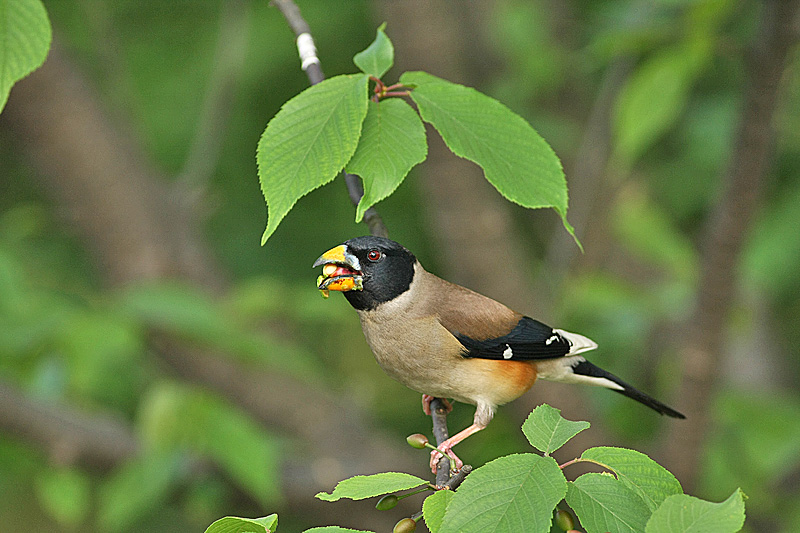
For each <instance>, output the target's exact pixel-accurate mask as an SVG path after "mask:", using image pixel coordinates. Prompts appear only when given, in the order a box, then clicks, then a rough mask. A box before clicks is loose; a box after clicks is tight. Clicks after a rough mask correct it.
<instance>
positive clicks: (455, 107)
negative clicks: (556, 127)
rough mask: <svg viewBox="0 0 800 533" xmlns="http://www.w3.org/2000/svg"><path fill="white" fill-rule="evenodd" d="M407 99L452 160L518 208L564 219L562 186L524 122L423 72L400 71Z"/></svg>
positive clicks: (553, 160) (556, 168) (555, 163)
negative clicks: (461, 161) (480, 174)
mask: <svg viewBox="0 0 800 533" xmlns="http://www.w3.org/2000/svg"><path fill="white" fill-rule="evenodd" d="M400 81H401V82H402V83H403V84H406V85H408V84H413V85H415V86H416V88H415V89H414V90H413V91H411V98H412V99H413V100H414V102H416V104H417V106H418V107H419V112H420V115H422V119H423V120H424V121H425V122H429V123H430V124H432V125H433V127H435V128H436V129H437V130H438V132H439V134H440V135H441V136H442V139H444V142H445V143H447V146H448V148H450V150H452V151H453V153H455V154H456V155H457V156H460V157H463V158H465V159H469V160H470V161H472V162H474V163H476V164H478V165H479V166H480V167H481V168H483V170H484V173H485V175H486V179H487V180H489V182H490V183H491V184H492V185H494V187H495V188H496V189H497V190H498V191H499V192H500V194H502V195H503V196H504V197H506V198H507V199H508V200H510V201H512V202H514V203H517V204H519V205H521V206H523V207H528V208H540V207H552V208H553V209H555V210H556V211H557V212H558V214H559V215H561V219H562V221H563V223H564V227H565V228H566V229H567V231H569V233H570V234H571V235H573V237H574V231H573V229H572V227H571V226H570V225H569V223H568V222H567V219H566V215H567V182H566V180H565V178H564V171H563V170H562V168H561V161H559V159H558V157H557V156H556V154H555V152H553V149H552V148H550V145H548V144H547V142H546V141H545V140H544V139H543V138H542V137H541V136H540V135H539V134H538V133H537V132H536V130H534V129H533V128H532V127H531V125H530V124H528V122H527V121H526V120H525V119H523V118H522V117H520V116H519V115H517V114H516V113H514V112H513V111H511V110H510V109H508V108H507V107H506V106H504V105H503V104H501V103H500V102H498V101H497V100H495V99H493V98H490V97H488V96H486V95H485V94H482V93H480V92H478V91H476V90H475V89H472V88H469V87H464V86H463V85H458V84H456V83H451V82H449V81H446V80H443V79H441V78H437V77H436V76H432V75H430V74H428V73H425V72H406V73H405V74H403V75H402V76H401V77H400Z"/></svg>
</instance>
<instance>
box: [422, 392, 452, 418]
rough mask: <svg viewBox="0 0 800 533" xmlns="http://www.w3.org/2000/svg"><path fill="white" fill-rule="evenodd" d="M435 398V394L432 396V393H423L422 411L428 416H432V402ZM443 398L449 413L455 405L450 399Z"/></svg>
mask: <svg viewBox="0 0 800 533" xmlns="http://www.w3.org/2000/svg"><path fill="white" fill-rule="evenodd" d="M434 398H435V396H431V395H430V394H423V395H422V411H423V412H424V413H425V414H426V415H428V416H431V402H432V401H433V399H434ZM441 400H442V402H443V403H444V406H445V407H446V408H447V412H448V413H449V412H450V411H452V410H453V406H452V405H451V404H450V402H449V401H447V400H445V399H444V398H441Z"/></svg>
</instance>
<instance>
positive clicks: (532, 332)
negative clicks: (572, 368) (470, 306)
mask: <svg viewBox="0 0 800 533" xmlns="http://www.w3.org/2000/svg"><path fill="white" fill-rule="evenodd" d="M452 333H453V335H454V336H455V338H456V339H458V342H460V343H461V345H462V346H463V347H464V351H463V353H462V355H463V356H464V357H476V358H480V359H500V360H503V359H505V360H517V361H530V360H536V359H553V358H556V357H563V356H565V355H567V354H568V353H569V352H570V349H571V348H572V343H571V342H570V341H569V340H568V339H567V338H566V337H564V336H563V335H561V333H559V332H557V331H555V330H553V328H551V327H550V326H548V325H546V324H542V323H541V322H539V321H538V320H534V319H532V318H529V317H527V316H524V317H522V318H521V319H520V320H519V322H517V325H516V326H514V328H513V329H512V330H511V331H510V332H509V333H508V334H506V335H503V336H501V337H494V338H490V339H482V340H478V339H474V338H472V337H470V336H469V335H466V334H464V333H461V332H452Z"/></svg>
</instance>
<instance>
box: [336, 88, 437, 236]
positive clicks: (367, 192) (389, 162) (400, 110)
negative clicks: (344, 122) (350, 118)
mask: <svg viewBox="0 0 800 533" xmlns="http://www.w3.org/2000/svg"><path fill="white" fill-rule="evenodd" d="M427 155H428V143H427V141H426V140H425V126H423V125H422V121H421V120H420V119H419V115H417V113H416V112H414V110H413V109H412V108H411V106H410V105H408V104H407V103H406V102H404V101H403V100H400V99H399V98H388V99H385V100H381V101H380V102H377V103H376V102H373V101H370V102H369V104H368V108H367V116H366V118H365V119H364V126H363V128H362V129H361V139H360V140H359V142H358V147H357V148H356V151H355V153H354V154H353V157H352V159H350V162H349V163H347V167H346V170H347V172H349V173H350V174H357V175H358V176H360V177H361V179H362V180H363V181H364V196H363V197H362V198H361V201H360V202H359V203H358V209H356V222H361V219H362V218H363V216H364V212H365V211H366V210H367V209H369V208H370V207H371V206H373V205H375V204H376V203H378V202H379V201H381V200H383V199H384V198H386V197H387V196H389V195H390V194H392V193H393V192H394V191H395V189H397V187H398V186H400V184H401V183H402V182H403V179H404V178H405V177H406V174H408V172H409V170H411V168H412V167H413V166H414V165H417V164H418V163H421V162H422V161H424V160H425V157H426V156H427Z"/></svg>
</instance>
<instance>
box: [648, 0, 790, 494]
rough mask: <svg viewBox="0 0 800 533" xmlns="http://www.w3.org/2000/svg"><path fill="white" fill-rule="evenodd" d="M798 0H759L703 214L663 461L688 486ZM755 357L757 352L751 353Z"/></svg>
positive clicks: (768, 150)
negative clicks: (739, 94) (675, 414)
mask: <svg viewBox="0 0 800 533" xmlns="http://www.w3.org/2000/svg"><path fill="white" fill-rule="evenodd" d="M799 6H800V2H798V1H797V0H769V1H765V2H763V3H762V14H761V15H762V20H761V29H760V31H759V33H758V35H756V37H755V38H754V39H753V44H752V49H751V51H750V55H749V58H748V61H747V66H746V80H747V82H746V83H747V86H746V90H745V97H744V102H743V104H742V114H741V118H740V124H739V129H738V132H737V134H736V138H735V141H734V142H735V147H734V150H733V155H732V158H731V161H730V163H729V167H728V170H727V172H726V175H725V177H724V193H723V195H722V198H721V199H720V201H719V202H717V203H716V205H715V208H714V211H713V212H712V214H711V217H710V219H709V221H708V224H707V226H706V231H705V242H704V243H703V246H702V249H701V256H700V262H701V264H700V281H699V283H698V293H697V301H696V307H695V310H694V313H693V315H692V317H691V319H690V320H689V322H688V323H687V325H686V329H685V330H684V333H685V344H684V346H683V349H682V352H681V357H682V363H683V378H682V381H681V385H680V390H679V393H678V395H677V398H678V405H677V407H678V409H680V410H682V411H683V412H684V413H685V414H686V416H687V420H686V422H685V423H682V424H680V425H678V424H675V425H672V426H670V430H669V432H668V433H667V438H666V439H665V440H664V442H666V443H667V444H668V445H667V447H666V449H665V450H664V453H663V456H664V462H663V464H664V466H666V467H667V468H668V469H670V470H671V471H672V472H673V473H674V474H675V475H676V477H677V478H678V479H680V480H681V483H683V486H684V488H686V490H687V491H690V490H692V489H693V488H694V487H695V485H696V483H697V479H698V477H699V474H700V461H701V458H702V455H703V446H704V443H705V442H706V440H707V437H708V434H709V432H710V430H711V425H712V420H711V419H710V410H711V409H710V404H711V401H712V400H713V398H714V395H715V393H716V390H717V385H718V383H719V378H720V373H721V368H722V367H723V366H724V365H723V359H724V356H725V353H724V350H725V333H726V330H727V324H728V318H729V316H730V311H731V307H732V304H733V302H734V300H735V297H736V287H737V283H736V282H737V274H738V272H737V266H738V264H739V257H740V253H741V250H742V246H743V244H744V240H745V237H746V233H747V229H748V228H749V227H750V224H751V222H752V220H753V218H754V216H755V215H756V213H757V212H758V207H759V203H760V200H761V196H762V193H763V190H764V185H765V183H766V181H767V178H768V176H769V171H770V166H771V162H772V153H773V140H774V136H775V128H774V125H773V119H774V115H775V109H776V103H777V101H778V92H779V88H780V82H781V78H782V76H783V73H784V70H785V69H786V65H787V57H788V52H789V50H790V49H791V47H792V46H794V45H795V44H796V43H797V37H798V36H797V28H796V26H795V24H796V23H797V13H798V7H799ZM753 356H754V357H757V356H758V354H754V355H753Z"/></svg>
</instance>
